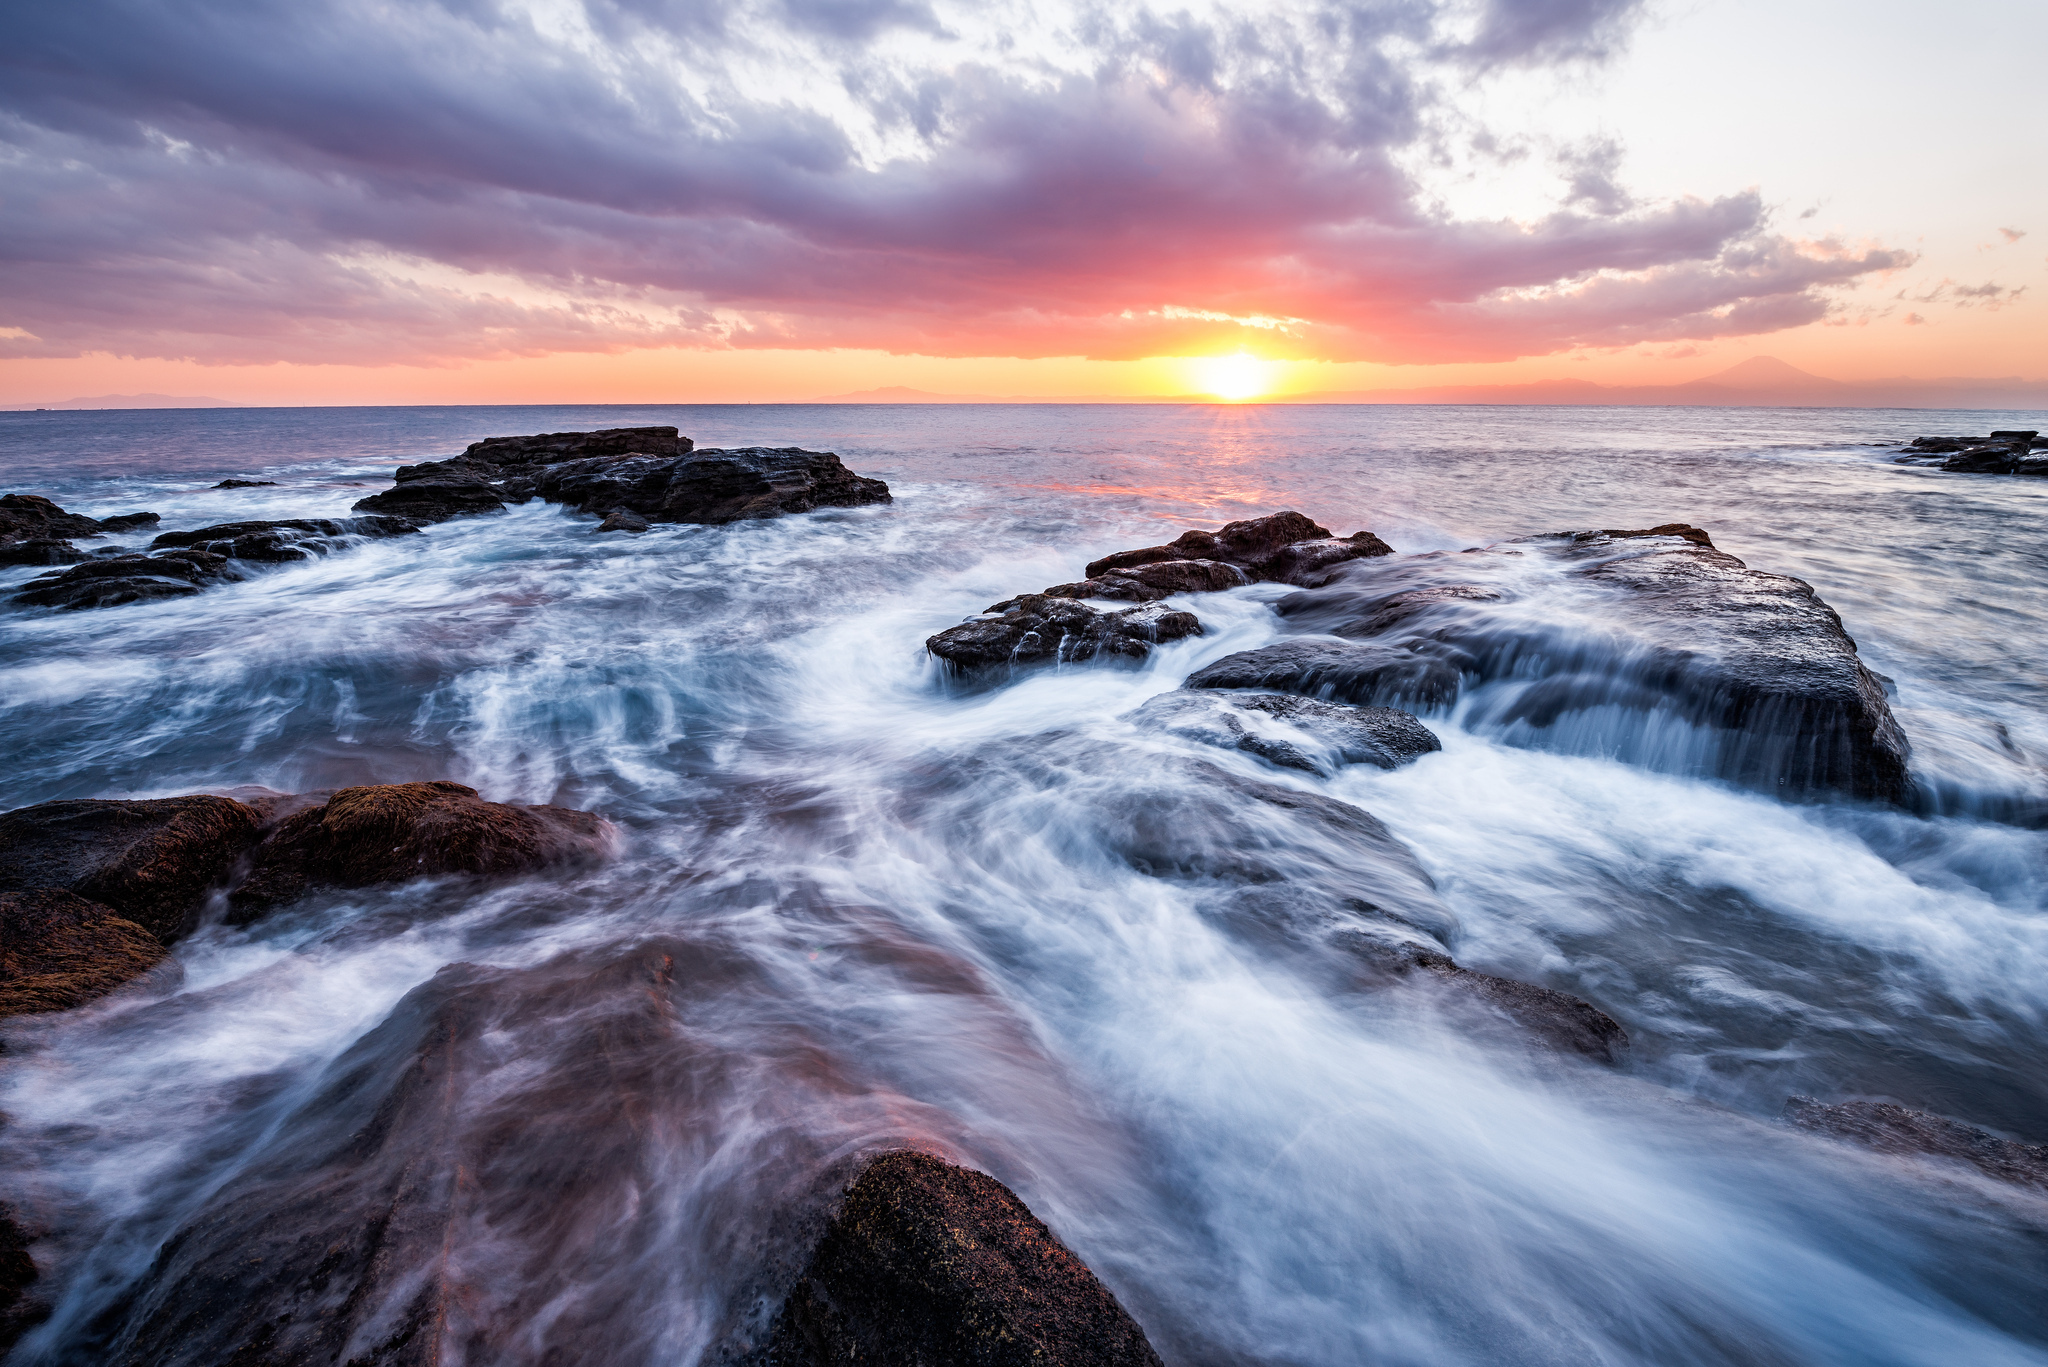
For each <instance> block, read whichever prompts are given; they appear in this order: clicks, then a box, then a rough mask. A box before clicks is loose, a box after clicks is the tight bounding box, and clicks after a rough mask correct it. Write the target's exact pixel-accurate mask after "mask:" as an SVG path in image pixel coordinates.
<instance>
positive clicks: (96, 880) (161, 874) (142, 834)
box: [0, 794, 260, 944]
mask: <svg viewBox="0 0 2048 1367" xmlns="http://www.w3.org/2000/svg"><path fill="white" fill-rule="evenodd" d="M259 825H260V819H259V817H258V815H257V813H256V811H255V810H254V809H253V808H251V807H248V806H245V805H243V804H242V803H240V802H236V801H234V800H233V799H231V798H225V797H214V796H212V795H210V794H197V795H194V796H191V797H165V798H153V799H150V800H148V801H142V802H126V801H117V800H113V799H99V798H68V799H65V800H62V801H58V802H44V803H41V804H38V805H37V806H34V807H21V808H17V809H16V810H14V811H11V812H7V813H4V814H0V892H12V893H25V892H31V891H34V890H37V889H42V888H63V889H67V890H69V891H70V892H73V893H76V894H78V895H79V896H80V897H84V898H87V899H90V900H91V901H94V902H99V903H103V904H105V905H106V906H108V907H110V908H112V909H113V911H114V913H115V914H117V915H119V916H121V917H124V918H126V919H127V920H129V921H133V922H134V923H136V924H137V925H139V926H141V927H142V928H143V929H145V930H147V931H148V932H150V934H152V935H154V936H155V937H156V938H157V939H158V940H160V941H162V942H163V943H164V944H173V943H175V942H176V941H177V940H178V939H179V938H180V937H182V936H184V935H185V934H187V933H188V932H189V931H190V930H191V929H192V926H193V924H194V918H195V917H196V916H197V914H198V912H199V910H200V908H201V907H202V906H203V904H204V903H205V901H206V897H207V894H208V892H209V891H210V890H211V889H213V888H216V887H219V886H221V885H222V884H223V883H224V882H225V880H226V879H227V877H228V874H229V872H230V871H231V870H232V869H233V867H234V865H235V861H236V860H237V859H238V858H240V856H241V855H242V853H243V852H244V851H245V850H247V849H248V848H249V847H250V846H251V845H253V844H254V843H255V841H256V835H257V828H258V826H259Z"/></svg>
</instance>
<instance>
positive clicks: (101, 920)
mask: <svg viewBox="0 0 2048 1367" xmlns="http://www.w3.org/2000/svg"><path fill="white" fill-rule="evenodd" d="M166 952H167V951H166V950H165V948H164V944H163V941H161V940H159V939H158V938H157V937H156V936H154V935H152V934H150V933H149V932H148V931H147V930H144V929H143V928H142V927H141V926H139V925H137V924H135V922H133V921H130V920H128V919H126V918H125V917H122V916H120V915H118V914H116V913H115V911H114V909H113V908H112V907H108V906H104V905H102V904H100V903H98V902H93V901H89V900H87V899H86V898H83V897H80V896H79V895H78V894H77V893H75V892H67V891H65V890H64V889H62V888H35V889H32V890H31V891H28V892H0V1017H5V1016H18V1015H27V1014H31V1013H35V1012H42V1011H69V1010H70V1009H71V1008H72V1007H74V1006H82V1005H84V1004H85V1003H86V1002H88V1001H91V1000H92V999H93V998H95V997H100V996H104V995H105V994H107V993H109V992H111V991H113V990H114V989H115V988H117V987H119V986H120V985H121V984H123V983H125V982H127V981H128V980H129V979H131V978H135V977H138V976H140V975H141V974H143V973H147V972H148V971H149V970H150V969H152V968H154V967H155V966H156V965H157V964H158V963H160V962H161V961H162V960H163V957H164V955H165V953H166ZM0 1317H4V1311H0Z"/></svg>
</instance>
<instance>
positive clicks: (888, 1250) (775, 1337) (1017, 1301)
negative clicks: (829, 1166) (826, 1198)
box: [752, 1151, 1159, 1367]
mask: <svg viewBox="0 0 2048 1367" xmlns="http://www.w3.org/2000/svg"><path fill="white" fill-rule="evenodd" d="M752 1362H753V1363H754V1364H755V1365H756V1367H857V1365H859V1364H903V1365H904V1367H910V1364H931V1367H938V1365H939V1364H945V1365H946V1367H1053V1365H1054V1364H1058V1365H1059V1367H1159V1355H1158V1354H1157V1353H1155V1352H1153V1351H1152V1345H1151V1344H1150V1343H1148V1342H1147V1341H1146V1338H1145V1332H1144V1330H1142V1329H1140V1328H1139V1327H1138V1325H1137V1322H1136V1321H1134V1320H1133V1319H1132V1318H1131V1317H1130V1315H1129V1314H1127V1313H1126V1312H1125V1311H1124V1308H1123V1307H1122V1306H1121V1305H1119V1304H1118V1303H1117V1300H1116V1297H1114V1296H1112V1295H1111V1294H1110V1293H1109V1291H1108V1289H1107V1288H1105V1287H1104V1286H1103V1285H1102V1283H1101V1282H1099V1281H1097V1280H1096V1279H1095V1275H1094V1274H1093V1273H1092V1272H1090V1271H1089V1270H1088V1268H1087V1266H1086V1265H1085V1264H1083V1263H1082V1261H1081V1260H1080V1259H1079V1258H1076V1257H1075V1256H1074V1255H1073V1254H1072V1253H1071V1252H1070V1251H1068V1249H1067V1246H1066V1245H1065V1244H1063V1243H1061V1242H1060V1240H1059V1236H1057V1235H1055V1234H1054V1233H1053V1232H1052V1231H1051V1230H1050V1229H1048V1228H1046V1226H1045V1224H1044V1222H1043V1221H1041V1220H1039V1219H1038V1218H1037V1217H1036V1216H1034V1215H1033V1214H1032V1213H1031V1211H1030V1210H1029V1209H1028V1208H1027V1207H1026V1206H1025V1205H1024V1203H1023V1202H1022V1201H1020V1200H1018V1199H1017V1196H1016V1193H1014V1192H1012V1191H1011V1190H1010V1189H1009V1188H1008V1187H1006V1186H1004V1185H1003V1184H1002V1183H1001V1182H998V1181H996V1180H995V1179H994V1178H993V1177H990V1176H987V1175H986V1174H984V1173H979V1172H974V1171H972V1170H971V1169H967V1168H959V1167H955V1166H953V1165H952V1164H950V1163H946V1162H942V1161H941V1160H939V1159H937V1158H933V1157H931V1156H930V1155H928V1154H923V1153H915V1152H909V1151H899V1152H895V1153H888V1154H884V1155H883V1156H881V1157H880V1158H877V1159H875V1160H874V1161H873V1162H872V1163H870V1164H869V1165H868V1167H867V1169H866V1171H864V1172H863V1173H861V1175H860V1178H859V1180H858V1181H856V1182H855V1183H854V1184H853V1186H852V1187H851V1188H850V1189H849V1190H848V1191H847V1193H846V1196H845V1198H844V1200H843V1201H842V1203H841V1204H840V1207H839V1209H838V1211H837V1212H836V1213H835V1214H834V1215H833V1217H832V1221H831V1223H830V1225H829V1226H828V1227H827V1228H826V1231H825V1235H824V1237H823V1238H822V1239H821V1240H820V1241H819V1243H818V1246H817V1249H816V1251H815V1252H814V1253H813V1254H812V1256H811V1261H810V1264H809V1266H807V1267H806V1268H805V1269H804V1273H803V1276H802V1277H801V1278H799V1279H798V1281H797V1284H796V1286H795V1287H794V1288H792V1290H791V1291H790V1293H789V1297H788V1300H787V1301H786V1302H785V1304H784V1306H783V1309H782V1312H781V1314H780V1316H779V1317H778V1318H777V1320H776V1321H775V1326H774V1329H773V1331H772V1333H771V1336H770V1339H769V1342H768V1344H767V1345H766V1347H765V1348H764V1349H763V1350H761V1352H760V1353H759V1354H758V1355H757V1356H755V1357H754V1358H753V1359H752Z"/></svg>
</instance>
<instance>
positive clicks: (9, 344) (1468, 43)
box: [0, 0, 1910, 364]
mask: <svg viewBox="0 0 2048 1367" xmlns="http://www.w3.org/2000/svg"><path fill="white" fill-rule="evenodd" d="M1638 5H1639V0H1483V2H1482V3H1472V2H1471V0H1378V2H1377V3H1357V2H1356V0H1350V2H1346V0H1276V2H1275V3H1274V4H1271V5H1269V6H1265V7H1263V8H1262V9H1261V10H1260V11H1259V12H1258V13H1256V14H1253V13H1250V12H1248V11H1244V10H1242V9H1241V8H1239V7H1230V6H1225V5H1222V4H1208V5H1204V4H1202V3H1200V2H1199V0H1197V3H1194V4H1192V5H1188V6H1183V5H1179V4H1176V5H1175V6H1173V7H1172V8H1170V9H1153V8H1150V7H1146V6H1143V5H1134V4H1127V5H1118V6H1114V7H1110V6H1102V5H1099V4H1096V3H1094V2H1093V0H1074V2H1073V3H1071V4H1069V5H1067V6H1066V7H1064V8H1061V7H1059V6H1058V5H1057V4H1054V3H1052V0H1047V3H1044V4H1027V3H1024V0H990V2H989V3H985V4H978V5H972V6H970V5H965V4H954V3H947V2H946V0H933V3H930V4H923V3H910V2H909V0H729V2H722V0H552V2H551V3H542V2H541V0H419V2H418V3H411V4H397V3H393V2H392V0H178V2H177V3H172V0H72V3H68V4H65V5H17V6H9V7H6V8H5V9H4V10H0V73H4V75H0V165H4V166H5V168H6V180H5V190H4V193H0V301H4V302H0V356H5V355H67V354H77V353H80V352H84V351H97V350H106V351H112V352H115V353H118V354H125V355H146V356H177V357H192V358H196V359H199V360H203V361H215V362H248V361H268V360H298V361H346V362H356V363H365V364H369V363H378V362H391V361H405V362H414V363H434V362H440V361H446V360H449V359H454V358H464V357H484V356H503V355H530V354H541V353H545V352H550V351H557V350H587V351H605V350H619V349H623V348H627V347H638V346H647V345H681V346H707V347H737V348H745V347H791V346H794V347H880V348H886V349H890V350H895V351H902V352H921V353H927V354H933V355H999V356H1047V355H1089V356H1100V357H1115V358H1121V357H1134V356H1144V355H1161V354H1189V353H1194V352H1210V351H1217V350H1230V349H1235V347H1236V346H1238V345H1239V344H1241V343H1243V344H1249V345H1251V346H1253V347H1254V348H1255V349H1257V350H1259V351H1261V352H1262V353H1265V354H1279V353H1286V354H1295V355H1303V356H1318V357H1323V358H1327V359H1340V360H1348V359H1373V360H1385V361H1418V360H1456V359H1468V360H1469V359H1505V358H1508V357H1512V356H1517V355H1527V354H1532V353H1542V352H1548V351H1554V350H1558V349H1561V348H1567V347H1575V346H1577V347H1586V346H1592V347H1598V346H1615V345H1625V344H1631V343H1635V342H1640V341H1655V342H1660V343H1661V342H1671V341H1682V340H1705V339H1708V338H1713V337H1720V336H1729V335H1736V334H1738V333H1741V332H1745V331H1747V332H1756V331H1768V330H1771V329H1774V328H1781V327H1790V326H1798V325H1799V324H1801V323H1805V322H1810V321H1813V320H1814V319H1816V318H1820V317H1822V316H1824V315H1826V314H1827V313H1828V312H1829V310H1830V308H1831V307H1832V305H1831V303H1830V300H1831V298H1832V297H1833V293H1834V292H1836V291H1838V290H1840V289H1842V288H1844V287H1846V286H1849V285H1852V284H1854V283H1855V282H1856V281H1857V280H1859V279H1860V278H1862V277H1863V276H1865V275H1867V274H1869V273H1871V272H1878V271H1886V270H1892V269H1896V268H1898V267H1900V266H1903V265H1905V264H1907V262H1908V261H1909V260H1910V258H1909V257H1907V256H1906V255H1904V254H1902V253H1899V252H1893V251H1886V250H1882V249H1878V248H1870V247H1849V246H1845V245H1843V244H1841V243H1838V242H1834V241H1795V240H1792V239H1790V238H1787V237H1785V236H1782V235H1780V234H1779V233H1777V232H1776V231H1775V230H1774V229H1773V227H1772V225H1771V222H1770V218H1769V215H1768V213H1767V212H1766V210H1765V208H1764V206H1763V203H1762V201H1761V199H1760V197H1759V196H1758V195H1757V194H1756V193H1755V192H1753V191H1749V192H1742V193H1736V194H1731V195H1724V196H1721V197H1718V198H1713V199H1683V200H1678V201H1672V202H1667V203H1662V204H1642V203H1638V202H1637V201H1635V200H1634V199H1633V198H1632V197H1631V196H1630V195H1629V194H1628V193H1627V191H1626V190H1625V189H1624V188H1623V186H1622V183H1621V179H1620V169H1621V160H1622V151H1621V148H1620V147H1619V145H1618V144H1616V143H1614V142H1612V141H1598V142H1593V143H1588V144H1585V145H1583V146H1580V147H1577V148H1573V149H1567V151H1566V152H1565V153H1564V154H1563V156H1562V158H1561V165H1562V169H1563V170H1564V172H1565V181H1566V188H1565V192H1564V195H1563V197H1562V201H1561V202H1560V203H1559V204H1558V205H1557V206H1556V208H1555V210H1554V212H1551V213H1549V214H1547V215H1543V216H1540V217H1538V218H1535V219H1532V220H1506V219H1503V220H1474V219H1459V218H1455V217H1453V216H1451V215H1449V214H1448V213H1446V212H1445V211H1442V210H1440V209H1437V208H1434V207H1432V204H1433V201H1432V199H1431V197H1430V196H1429V195H1428V194H1427V193H1426V189H1425V187H1424V186H1422V185H1420V184H1419V183H1418V182H1417V180H1416V179H1415V176H1414V174H1413V173H1411V172H1410V171H1408V170H1404V169H1403V167H1404V162H1403V160H1402V157H1403V154H1404V152H1405V151H1407V150H1408V149H1410V148H1413V147H1415V146H1418V145H1421V144H1423V143H1425V142H1426V141H1427V140H1428V139H1430V138H1432V137H1437V136H1440V135H1441V134H1442V131H1443V129H1445V128H1447V127H1450V126H1453V125H1454V124H1457V122H1458V121H1457V119H1456V118H1455V117H1454V114H1455V110H1454V105H1453V100H1454V96H1453V95H1452V94H1446V93H1445V92H1446V91H1453V92H1454V91H1455V90H1457V89H1460V88H1463V87H1464V86H1465V85H1466V84H1468V83H1469V82H1470V81H1471V80H1473V79H1478V78H1483V74H1484V72H1486V71H1488V70H1491V69H1494V68H1502V67H1521V68H1528V67H1542V66H1545V65H1554V64H1558V63H1579V62H1585V61H1592V60H1598V59H1599V58H1600V57H1602V56H1603V55H1604V54H1606V53H1609V52H1611V51H1613V50H1614V49H1615V48H1616V46H1617V45H1618V44H1619V43H1621V42H1622V41H1623V40H1624V39H1625V37H1626V33H1627V30H1628V27H1629V24H1630V22H1631V21H1632V19H1633V18H1634V17H1635V16H1636V14H1637V9H1638ZM1474 73H1479V76H1478V77H1475V76H1474ZM1459 126H1463V125H1459ZM1481 136H1482V137H1484V136H1486V135H1483V134H1482V135H1481ZM1483 145H1485V146H1501V145H1502V144H1499V143H1497V142H1489V143H1484V144H1483Z"/></svg>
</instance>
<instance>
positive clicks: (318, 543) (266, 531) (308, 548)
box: [149, 517, 419, 565]
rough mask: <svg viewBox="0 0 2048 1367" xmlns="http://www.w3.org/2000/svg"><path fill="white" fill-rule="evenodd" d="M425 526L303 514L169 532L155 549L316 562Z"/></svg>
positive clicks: (387, 519)
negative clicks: (348, 547) (344, 549)
mask: <svg viewBox="0 0 2048 1367" xmlns="http://www.w3.org/2000/svg"><path fill="white" fill-rule="evenodd" d="M418 531H419V528H418V526H416V525H415V524H414V523H413V522H411V521H410V520H409V519H406V518H402V517H300V518H285V519H281V520H277V521H269V522H223V523H220V524H218V525H217V526H212V527H201V528H199V529H198V530H197V531H190V532H165V533H164V534H163V535H162V536H159V537H158V538H157V539H156V540H154V541H152V542H150V543H149V544H150V547H151V549H153V550H171V549H186V548H189V549H192V550H198V551H207V552H211V553H212V554H214V555H220V556H226V557H227V558H229V559H231V560H248V561H253V562H255V563H258V564H266V565H279V564H286V563H289V562H291V561H294V560H310V559H312V558H313V557H314V556H316V555H326V554H329V553H331V552H333V551H335V550H337V549H339V548H341V547H343V546H346V545H353V544H354V543H355V542H357V541H363V540H378V539H381V538H384V537H390V536H410V535H414V534H416V533H418Z"/></svg>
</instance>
